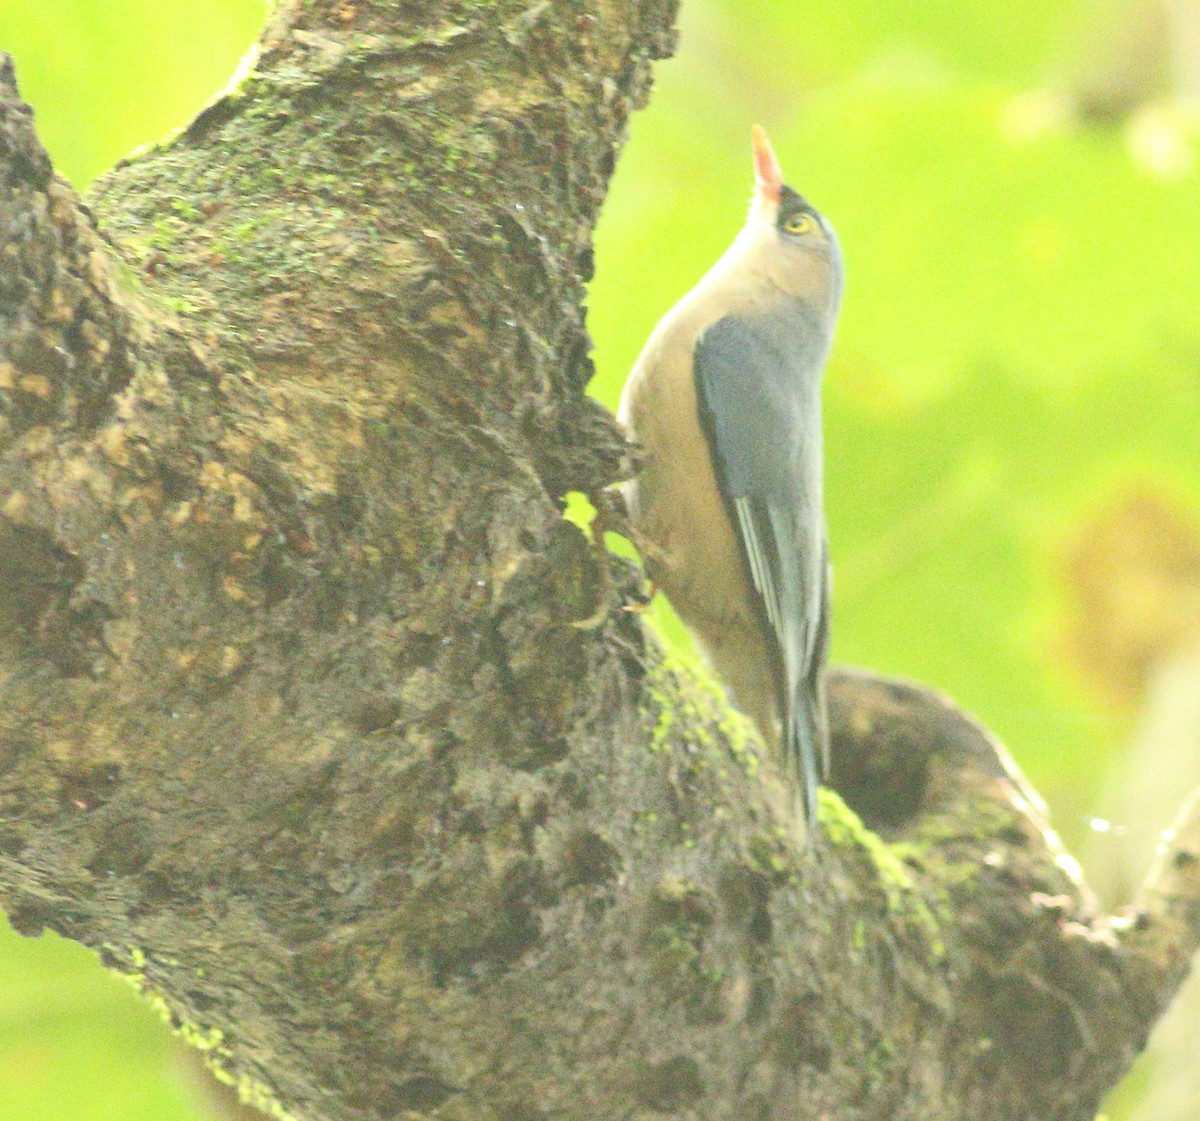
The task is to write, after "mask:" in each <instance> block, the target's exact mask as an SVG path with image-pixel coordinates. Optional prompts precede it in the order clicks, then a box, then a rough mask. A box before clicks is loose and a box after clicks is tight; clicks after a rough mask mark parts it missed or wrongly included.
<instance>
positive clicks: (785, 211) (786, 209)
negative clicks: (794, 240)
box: [777, 186, 820, 226]
mask: <svg viewBox="0 0 1200 1121" xmlns="http://www.w3.org/2000/svg"><path fill="white" fill-rule="evenodd" d="M793 214H811V215H812V216H813V217H814V218H819V217H820V216H819V215H818V214H817V212H816V211H815V210H814V209H813V208H812V207H811V206H809V204H808V203H807V202H805V201H804V197H803V196H802V195H801V194H799V193H798V192H796V191H793V190H792V188H791V187H786V186H785V187H781V188H780V190H779V218H778V219H777V222H778V224H779V225H780V226H782V225H783V224H784V222H786V221H787V220H788V219H789V218H790V217H792V215H793Z"/></svg>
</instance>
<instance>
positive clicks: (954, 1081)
mask: <svg viewBox="0 0 1200 1121" xmlns="http://www.w3.org/2000/svg"><path fill="white" fill-rule="evenodd" d="M674 15H675V12H674V4H673V3H671V2H670V0H618V2H616V3H612V2H608V0H580V2H579V3H574V4H571V5H551V4H547V3H529V2H528V0H526V3H524V4H516V3H505V2H503V0H493V2H490V3H484V2H482V0H457V2H450V0H435V2H432V3H423V4H420V5H417V4H413V3H406V2H397V3H382V2H379V3H374V4H372V3H364V2H355V0H348V2H346V3H341V4H330V3H318V2H317V0H303V2H302V0H284V2H282V3H280V4H279V5H278V7H277V9H276V11H275V14H274V15H273V16H272V18H271V19H270V21H269V23H268V25H267V27H266V29H265V30H264V33H263V36H262V38H261V40H260V42H259V44H258V47H257V48H256V51H255V53H254V54H253V55H252V56H251V57H250V58H249V59H248V60H247V63H246V65H245V66H244V67H243V70H242V72H241V74H240V77H239V78H238V80H237V82H236V84H235V85H234V86H232V87H231V88H230V89H229V90H228V91H226V92H225V93H224V94H223V95H222V96H221V97H219V98H218V99H216V100H215V101H214V102H213V103H212V104H211V105H210V106H209V107H208V108H207V109H205V110H204V111H203V112H202V113H201V114H200V115H199V116H198V117H197V118H196V120H195V121H193V122H192V124H191V125H190V126H189V127H188V128H187V129H185V130H184V131H183V132H181V133H180V134H179V135H177V136H175V137H173V138H172V139H171V140H169V141H167V142H166V143H165V144H163V145H161V146H159V147H157V148H155V149H152V150H149V151H147V152H144V153H142V154H140V155H138V156H136V157H135V158H133V159H131V160H129V161H127V162H125V163H123V164H122V165H120V166H119V167H118V168H117V169H116V170H114V171H113V172H112V173H111V174H110V175H109V176H107V177H106V178H105V179H103V180H102V181H101V182H100V183H99V184H98V185H97V186H96V188H95V190H94V191H93V192H92V195H91V197H90V199H89V203H88V205H87V206H85V205H84V204H83V203H82V202H81V201H80V200H79V199H78V197H77V196H76V195H75V193H74V192H73V191H72V190H71V188H70V187H69V186H67V185H66V184H65V183H64V182H63V181H62V180H60V179H58V178H56V177H55V176H54V175H53V173H52V169H51V166H50V162H49V159H48V158H47V156H46V154H45V152H44V150H43V149H42V147H41V145H40V143H39V142H38V140H37V138H36V136H35V134H34V132H33V127H32V115H31V113H30V111H29V110H28V108H27V107H26V106H24V105H23V104H22V103H21V102H20V100H19V97H18V93H17V89H16V84H15V79H14V77H13V69H12V65H11V61H10V60H8V59H7V58H5V59H4V62H3V66H2V67H0V182H2V185H3V193H2V194H0V575H2V577H3V586H4V594H3V596H2V597H0V659H2V663H0V667H2V672H0V903H2V904H3V907H4V909H5V911H6V912H7V913H8V915H9V918H10V920H11V921H12V923H13V925H14V926H15V927H16V929H18V930H19V931H22V932H23V933H27V934H34V933H37V932H39V931H41V930H42V929H45V928H50V929H53V930H56V931H58V932H59V933H61V934H63V935H65V936H67V937H70V938H74V939H76V940H78V941H80V942H83V943H85V944H86V945H89V946H92V947H94V948H95V949H97V950H98V951H99V952H100V953H101V955H102V957H103V958H104V960H105V961H106V962H107V963H108V964H109V965H111V966H112V967H113V968H115V969H118V970H120V971H122V972H125V973H127V974H131V975H133V976H135V977H136V979H137V982H138V984H139V985H140V986H141V987H142V988H143V989H145V990H146V991H147V992H148V993H149V994H151V995H152V996H153V997H154V998H155V1000H156V1001H157V1002H158V1003H159V1004H160V1005H161V1006H162V1007H163V1008H164V1009H165V1010H166V1011H167V1013H168V1015H169V1017H170V1018H171V1020H172V1023H173V1024H174V1025H175V1026H176V1027H177V1028H178V1029H179V1030H180V1031H181V1033H182V1034H183V1035H184V1036H185V1038H187V1039H188V1040H189V1041H190V1042H191V1043H193V1044H195V1045H196V1046H198V1047H200V1048H201V1049H202V1050H203V1051H204V1052H205V1054H206V1056H207V1057H208V1058H209V1059H210V1061H211V1062H212V1064H213V1065H214V1067H215V1068H216V1069H218V1070H219V1071H220V1072H222V1073H223V1074H224V1076H225V1077H226V1078H228V1079H231V1080H233V1081H235V1082H236V1083H237V1084H238V1085H239V1086H240V1088H241V1089H242V1091H243V1092H244V1093H245V1094H246V1095H247V1096H248V1097H249V1098H250V1100H252V1101H255V1102H256V1103H258V1104H260V1105H263V1106H266V1107H268V1108H272V1109H276V1110H280V1111H285V1112H286V1113H287V1114H288V1115H290V1116H293V1117H296V1118H305V1119H309V1121H371V1119H376V1118H394V1117H401V1116H414V1115H415V1116H424V1115H428V1116H436V1117H439V1118H450V1119H464V1121H465V1119H467V1118H470V1119H472V1121H477V1119H480V1118H488V1117H495V1118H497V1119H501V1118H503V1119H508V1118H522V1119H530V1121H532V1119H535V1118H547V1119H548V1118H564V1119H574V1118H579V1119H583V1118H588V1119H607V1118H612V1119H618V1118H621V1119H632V1118H650V1117H659V1116H664V1115H678V1116H686V1117H695V1118H750V1119H766V1118H772V1119H778V1121H787V1119H790V1118H796V1119H799V1118H804V1119H806V1121H811V1119H812V1118H818V1117H822V1116H826V1115H828V1116H830V1117H837V1118H839V1119H850V1118H876V1117H886V1118H889V1119H906V1118H914V1119H915V1118H921V1119H922V1121H930V1119H935V1121H936V1119H938V1118H946V1119H950V1118H961V1117H971V1118H978V1119H990V1118H996V1119H1001V1118H1002V1119H1006V1121H1008V1119H1018V1118H1029V1119H1031V1121H1032V1119H1034V1118H1037V1119H1038V1121H1047V1119H1058V1118H1062V1119H1067V1118H1070V1119H1082V1118H1090V1117H1091V1116H1092V1115H1093V1114H1094V1111H1095V1107H1096V1104H1097V1102H1098V1101H1099V1100H1100V1099H1101V1097H1102V1096H1103V1094H1104V1093H1105V1092H1106V1091H1107V1090H1108V1089H1109V1088H1110V1087H1111V1086H1112V1085H1114V1084H1115V1082H1116V1081H1117V1080H1118V1078H1119V1077H1120V1076H1121V1074H1122V1073H1123V1072H1124V1071H1125V1069H1126V1068H1127V1067H1128V1065H1129V1063H1130V1061H1131V1060H1132V1058H1133V1056H1134V1055H1135V1054H1136V1052H1137V1050H1138V1049H1139V1048H1140V1046H1141V1045H1142V1043H1143V1041H1144V1039H1145V1036H1146V1034H1147V1032H1148V1031H1149V1029H1150V1027H1151V1025H1152V1024H1153V1022H1154V1021H1155V1019H1156V1018H1157V1016H1158V1014H1159V1013H1160V1012H1161V1010H1162V1008H1163V1007H1164V1005H1165V1004H1166V1002H1167V1001H1168V1000H1169V999H1170V996H1171V995H1172V994H1173V992H1174V990H1175V987H1176V986H1177V985H1178V983H1179V981H1180V979H1181V977H1182V975H1183V973H1184V971H1185V970H1186V967H1187V964H1188V962H1189V960H1190V957H1191V954H1192V952H1193V950H1194V949H1195V947H1196V943H1197V938H1198V932H1200V913H1198V910H1200V908H1198V903H1197V901H1198V900H1200V882H1198V873H1197V868H1198V867H1200V863H1198V859H1197V858H1198V856H1200V813H1198V812H1197V811H1196V810H1195V807H1194V806H1191V807H1190V808H1188V809H1186V810H1185V811H1184V813H1183V815H1182V816H1181V819H1180V823H1179V826H1178V828H1177V832H1176V835H1175V837H1174V840H1173V841H1172V842H1171V843H1170V844H1169V845H1167V846H1166V848H1165V851H1164V855H1163V859H1162V861H1161V862H1160V864H1159V866H1158V868H1157V869H1156V870H1155V871H1153V872H1152V873H1151V876H1150V878H1149V880H1148V882H1147V885H1146V887H1145V889H1144V891H1143V893H1142V896H1141V897H1140V898H1139V900H1138V901H1137V902H1136V904H1135V907H1134V908H1133V909H1132V910H1131V911H1130V912H1129V913H1128V914H1127V915H1124V916H1120V917H1116V918H1113V917H1108V916H1103V915H1099V914H1097V913H1096V911H1095V908H1094V906H1093V904H1092V902H1091V900H1090V898H1089V896H1088V894H1087V891H1086V889H1085V887H1084V886H1083V884H1082V882H1081V880H1080V877H1079V876H1078V874H1077V871H1076V869H1075V867H1074V864H1073V862H1072V861H1071V860H1070V858H1069V857H1068V856H1067V855H1066V854H1065V853H1064V852H1063V851H1062V850H1061V847H1060V846H1059V844H1058V842H1057V839H1056V838H1055V837H1054V834H1053V833H1052V832H1051V831H1050V830H1049V828H1048V827H1047V825H1046V823H1045V815H1044V810H1043V809H1042V807H1041V806H1040V803H1039V802H1038V799H1037V797H1036V795H1034V794H1033V793H1032V792H1031V791H1030V790H1029V789H1028V788H1027V786H1026V785H1025V783H1024V781H1023V780H1022V779H1021V778H1020V776H1019V774H1018V773H1017V772H1016V770H1015V768H1014V767H1013V766H1012V764H1011V762H1010V761H1009V760H1008V759H1007V756H1006V755H1005V754H1004V752H1003V750H1002V749H1001V748H1000V747H999V746H998V745H997V744H996V743H995V742H994V741H993V740H992V739H991V738H990V737H989V736H988V735H987V733H986V732H984V731H983V730H982V729H981V728H979V727H978V726H977V725H976V724H975V723H973V722H972V721H971V720H970V719H969V718H967V717H965V716H964V715H962V714H961V713H959V712H958V711H956V710H955V709H954V707H953V706H952V705H950V704H949V703H948V702H946V701H945V700H943V699H942V698H940V697H938V696H936V695H934V694H931V693H929V692H927V691H923V690H921V689H919V688H917V687H915V686H911V685H907V684H903V683H899V682H893V681H888V680H884V679H880V678H877V677H872V676H871V675H868V674H865V673H860V672H852V671H840V672H838V673H836V674H835V675H834V680H833V686H832V688H833V697H832V701H833V720H834V736H835V742H834V753H835V759H836V761H837V773H836V775H835V779H834V786H835V787H836V789H837V790H838V791H839V792H840V794H841V796H842V798H844V799H845V802H843V801H842V798H839V797H838V795H837V794H833V793H826V794H825V795H824V796H823V798H822V826H823V828H822V833H821V836H820V837H819V839H818V841H817V844H816V846H815V848H814V850H813V851H811V852H807V851H797V850H796V849H795V848H794V847H793V846H792V844H791V842H790V840H789V836H790V834H789V832H788V829H787V826H786V823H785V822H784V821H783V820H782V819H781V816H780V814H779V812H778V811H777V810H776V809H775V808H774V807H775V806H776V805H777V804H779V803H781V802H782V799H780V798H778V797H777V795H778V785H777V780H776V779H775V777H774V776H773V775H772V774H770V773H769V768H768V767H767V766H766V765H765V764H762V763H760V760H759V756H758V753H757V748H756V747H755V746H754V745H753V744H752V743H751V742H750V741H749V740H748V739H747V735H746V732H745V726H744V724H743V722H742V721H741V719H740V718H739V717H737V716H736V715H735V714H731V713H730V711H729V710H728V708H727V707H726V706H725V703H724V701H723V700H722V699H721V697H720V695H719V692H717V691H716V690H715V689H714V688H713V686H712V685H711V683H708V682H705V681H704V680H702V679H698V678H697V677H696V676H694V675H693V674H691V673H690V672H688V671H686V670H684V669H683V668H681V667H679V666H676V665H674V664H673V663H672V662H671V661H670V659H664V657H663V656H662V655H661V654H660V653H659V652H658V651H657V649H656V648H655V646H654V644H653V643H652V642H650V643H647V640H646V639H645V638H644V636H643V633H642V630H641V627H640V625H639V623H638V621H637V620H636V619H635V618H634V617H633V616H631V615H630V614H629V613H626V612H621V611H618V610H616V609H615V608H616V606H617V605H616V602H615V597H612V598H613V602H612V603H611V604H610V606H611V607H612V608H613V610H611V611H610V612H609V613H608V614H607V617H606V618H605V620H604V622H603V623H602V624H601V625H600V626H598V627H596V628H595V629H590V630H589V629H582V628H580V627H578V626H574V625H573V624H574V623H577V622H579V621H581V620H584V619H587V618H588V616H590V615H592V614H593V612H594V609H595V606H596V601H597V597H598V596H602V595H610V582H609V581H607V580H604V579H600V578H598V573H597V566H596V560H595V557H594V555H593V553H592V551H591V549H590V548H589V545H588V542H587V541H586V540H585V538H584V537H583V535H582V534H580V533H579V531H578V530H577V529H576V528H575V527H574V526H573V525H571V524H570V523H568V522H567V521H565V520H564V519H563V517H562V508H563V501H564V496H565V495H566V494H567V493H568V492H570V491H583V492H585V493H598V492H599V491H601V490H602V489H603V488H604V487H605V486H607V485H610V484H611V483H613V482H614V481H616V480H618V479H619V478H620V477H621V475H622V473H623V472H624V471H626V470H628V455H627V449H626V448H625V447H624V444H623V441H622V440H621V438H620V435H619V433H618V432H617V430H616V428H615V425H614V424H613V422H612V420H611V418H610V417H609V416H608V415H607V414H606V413H605V412H604V411H603V410H602V409H601V408H599V406H597V405H595V404H594V403H592V402H591V401H590V400H589V399H588V398H586V397H585V395H584V392H583V388H584V385H585V384H586V382H587V380H588V377H589V376H590V373H591V365H590V360H589V358H588V349H589V343H588V339H587V335H586V333H585V330H584V326H583V313H582V304H581V301H582V295H583V284H584V283H585V282H586V280H587V278H588V276H589V274H590V268H591V248H590V247H591V233H592V227H593V225H594V221H595V218H596V214H597V211H598V208H599V206H600V203H601V201H602V199H603V196H604V193H605V190H606V187H607V182H608V178H609V175H610V174H611V171H612V168H613V165H614V161H615V156H616V152H617V151H618V149H619V147H620V144H621V142H622V141H623V138H624V134H625V128H626V124H627V120H628V117H629V114H630V112H631V111H632V110H633V109H635V108H637V107H638V106H640V105H641V104H642V103H643V102H644V101H645V99H646V96H647V94H648V90H649V85H650V68H651V63H652V61H653V60H654V59H657V58H661V57H664V56H665V55H667V54H668V53H669V52H670V50H671V48H672V45H673V30H672V24H673V19H674ZM610 564H611V565H612V577H613V579H612V581H611V585H612V586H616V587H617V588H621V587H624V588H629V587H630V585H631V582H632V580H633V576H634V574H633V573H632V572H631V570H630V569H629V568H628V567H627V566H625V565H623V564H622V563H621V562H617V561H615V560H612V561H611V562H610Z"/></svg>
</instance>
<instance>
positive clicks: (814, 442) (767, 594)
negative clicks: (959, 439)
mask: <svg viewBox="0 0 1200 1121" xmlns="http://www.w3.org/2000/svg"><path fill="white" fill-rule="evenodd" d="M828 342H829V338H828V330H827V328H825V326H824V325H823V324H822V322H821V321H820V319H819V318H818V317H817V316H816V314H815V313H814V312H813V311H812V310H811V309H809V308H808V307H807V306H806V305H804V304H801V303H800V302H799V301H794V300H787V301H781V303H780V304H779V306H778V307H777V308H775V309H773V310H771V311H769V312H759V313H756V314H754V315H746V316H741V315H738V316H734V315H729V316H726V317H725V318H723V319H721V320H718V321H717V322H716V323H714V324H713V325H712V326H711V327H709V328H708V329H707V330H706V331H705V332H704V333H703V335H702V336H701V337H700V339H699V341H698V342H697V344H696V351H695V366H696V399H697V404H698V408H699V413H700V422H701V427H702V428H703V430H704V433H705V435H706V437H707V438H708V442H709V448H710V451H711V453H712V459H713V464H714V466H715V469H716V475H717V482H718V485H719V486H720V487H721V491H722V495H723V497H724V499H725V502H726V505H727V507H728V509H729V512H730V519H731V521H732V523H733V526H734V530H735V531H736V534H737V537H738V539H739V542H740V544H741V547H742V552H743V557H744V559H745V563H746V568H747V570H748V572H749V574H750V578H751V580H752V582H753V585H754V588H755V590H756V592H757V593H758V600H759V602H758V606H759V607H760V609H761V610H760V620H761V623H762V626H763V628H764V633H765V634H766V636H767V639H768V646H769V647H770V648H771V649H772V650H773V652H774V653H775V655H776V656H777V665H776V674H777V685H778V695H779V713H780V719H781V722H782V725H783V726H782V728H781V733H782V737H783V742H784V751H785V756H786V759H785V763H786V766H787V768H788V770H789V771H790V772H791V774H792V778H793V780H794V781H795V782H797V783H798V785H799V790H800V793H801V794H802V801H803V806H804V811H805V814H806V816H807V818H808V820H809V822H810V824H813V823H815V818H816V796H817V786H818V784H819V783H820V781H821V779H822V778H823V777H824V776H825V774H826V773H827V770H828V741H829V734H828V721H827V718H826V704H825V682H824V671H825V654H826V646H827V636H828V627H829V621H828V615H829V566H828V559H827V551H826V544H825V518H824V511H823V505H822V483H821V474H822V471H821V393H820V379H821V369H822V366H823V365H824V361H825V354H826V351H827V349H828Z"/></svg>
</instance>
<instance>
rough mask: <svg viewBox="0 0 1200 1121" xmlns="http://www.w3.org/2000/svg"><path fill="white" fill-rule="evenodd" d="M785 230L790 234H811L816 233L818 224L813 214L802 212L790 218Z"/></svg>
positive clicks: (785, 223) (785, 224)
mask: <svg viewBox="0 0 1200 1121" xmlns="http://www.w3.org/2000/svg"><path fill="white" fill-rule="evenodd" d="M783 228H784V230H785V231H786V232H787V233H789V234H811V233H815V232H816V229H817V223H816V220H815V219H814V218H813V216H812V215H811V214H805V213H804V212H803V211H801V212H800V213H798V214H793V215H792V216H791V217H790V218H788V219H787V221H786V222H784V223H783Z"/></svg>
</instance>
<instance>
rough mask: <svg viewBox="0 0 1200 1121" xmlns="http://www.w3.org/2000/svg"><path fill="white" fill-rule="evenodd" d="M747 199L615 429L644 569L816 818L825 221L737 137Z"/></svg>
mask: <svg viewBox="0 0 1200 1121" xmlns="http://www.w3.org/2000/svg"><path fill="white" fill-rule="evenodd" d="M753 143H754V166H755V173H756V174H755V178H756V183H757V186H756V190H755V192H754V197H753V200H752V202H751V204H750V215H749V217H748V218H747V220H746V224H745V226H743V227H742V230H741V232H740V233H738V235H737V237H736V238H734V241H733V244H732V245H731V246H730V247H729V248H728V249H727V250H726V251H725V253H724V255H723V256H722V257H721V258H720V260H718V261H717V263H716V264H715V265H714V266H713V267H712V268H711V269H710V270H709V272H708V273H707V274H706V275H705V276H704V277H703V279H702V280H701V281H700V282H699V283H698V284H697V285H696V287H695V288H693V289H692V290H691V291H690V292H689V293H688V294H687V295H686V296H684V297H683V299H681V300H680V301H679V303H677V304H676V305H675V306H674V307H673V308H672V309H671V311H669V312H668V313H667V315H666V316H665V317H664V318H663V320H662V321H661V322H660V323H659V324H658V326H657V327H656V328H655V330H654V333H653V334H652V335H651V336H650V340H649V341H648V342H647V343H646V346H645V349H643V351H642V353H641V356H640V357H639V358H638V360H637V363H636V365H635V366H634V368H633V371H632V373H631V374H630V376H629V380H628V382H627V383H626V385H625V389H624V392H623V393H622V395H621V404H620V409H619V411H618V418H619V419H620V420H621V421H622V422H623V423H624V425H625V427H626V429H627V430H628V432H629V434H630V436H632V438H633V439H634V440H635V441H636V442H637V443H638V444H640V445H641V448H642V449H643V452H644V456H645V459H644V463H643V467H642V470H641V472H640V474H639V475H638V477H637V478H636V479H635V480H634V481H633V482H632V483H631V484H630V485H629V488H628V491H627V494H626V498H627V502H628V506H629V514H630V521H631V523H632V526H633V529H634V531H635V533H636V535H637V537H638V538H639V539H640V540H641V541H643V542H644V543H645V545H646V548H645V549H644V550H643V552H644V559H645V562H646V568H647V572H648V574H649V576H650V578H651V579H652V580H653V581H654V582H655V584H657V585H658V586H659V587H661V588H662V590H663V591H665V592H666V593H667V596H668V598H669V599H670V600H671V603H672V605H673V606H674V608H675V610H676V612H677V613H678V615H679V617H680V618H681V619H682V620H683V622H684V623H685V624H686V625H687V627H688V629H689V630H690V631H691V632H692V633H693V634H694V636H695V637H696V639H697V640H698V643H699V645H700V647H701V648H702V650H703V651H704V652H705V653H706V654H707V656H708V658H709V660H710V661H711V663H712V665H713V667H714V668H715V669H716V671H717V673H718V674H719V675H720V676H721V678H722V680H723V681H724V682H725V684H726V685H727V686H728V687H729V689H730V691H731V692H732V694H733V699H734V701H735V703H736V704H737V706H738V707H739V708H740V709H741V710H742V711H743V712H745V714H746V715H747V716H748V717H750V719H751V720H752V721H753V722H754V724H755V725H756V726H757V728H758V730H759V732H760V734H761V735H762V738H763V740H764V741H765V742H766V744H767V747H768V749H769V750H770V751H771V752H772V755H773V756H774V758H775V759H776V761H777V762H778V763H779V764H780V765H781V766H782V768H783V770H784V772H785V774H786V775H787V777H788V779H789V780H790V782H791V785H792V789H793V791H794V792H795V796H796V801H798V802H799V807H800V813H799V814H798V817H799V818H800V819H801V820H802V822H803V824H804V825H805V826H806V827H807V828H808V829H811V828H813V827H814V826H815V821H816V800H817V786H818V785H819V783H820V782H821V780H822V779H823V778H824V777H825V775H826V774H827V772H828V765H829V764H828V761H829V731H828V720H827V716H826V701H825V681H824V676H825V659H826V649H827V644H828V640H829V582H830V576H829V560H828V549H827V545H826V532H825V515H824V505H823V497H822V450H821V448H822V445H821V373H822V370H823V368H824V365H825V358H826V355H827V353H828V351H829V345H830V341H831V338H832V335H833V327H834V320H835V318H836V315H837V308H838V301H839V297H840V294H841V288H842V262H841V254H840V252H839V250H838V243H837V238H836V237H835V236H834V233H833V230H832V229H831V227H830V226H829V223H828V222H826V221H825V219H824V218H822V217H821V215H820V214H818V213H817V211H816V210H815V209H813V207H812V206H810V205H809V204H808V203H807V202H806V201H805V200H804V199H803V198H802V197H801V196H800V195H798V194H797V193H796V192H795V191H793V190H792V189H791V188H790V187H787V186H785V185H784V183H783V178H782V175H781V173H780V169H779V163H778V161H777V160H776V158H775V153H774V152H773V151H772V149H771V145H770V142H769V141H768V139H767V135H766V133H765V132H764V131H763V130H762V129H761V128H758V127H755V129H754V132H753Z"/></svg>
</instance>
